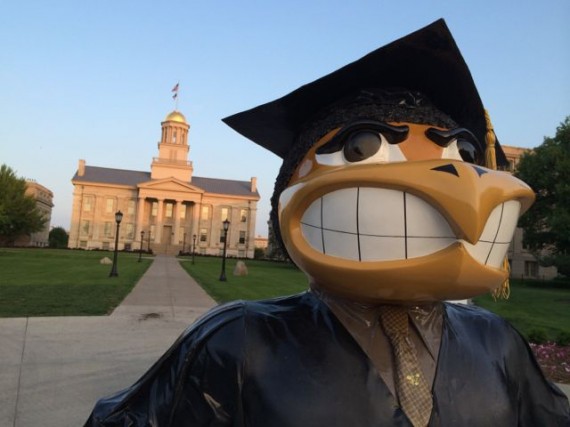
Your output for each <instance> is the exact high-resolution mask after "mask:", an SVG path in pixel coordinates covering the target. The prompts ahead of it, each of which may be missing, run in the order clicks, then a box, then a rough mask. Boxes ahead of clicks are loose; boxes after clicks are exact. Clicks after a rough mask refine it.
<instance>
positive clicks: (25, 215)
mask: <svg viewBox="0 0 570 427" xmlns="http://www.w3.org/2000/svg"><path fill="white" fill-rule="evenodd" d="M45 223H46V219H45V218H44V216H43V214H42V213H41V211H40V210H39V209H38V208H37V207H36V201H35V200H34V198H33V197H31V196H28V195H26V181H25V180H24V179H23V178H18V177H17V176H16V174H15V173H14V171H13V170H12V169H11V168H9V167H8V166H7V165H4V164H3V165H2V166H0V244H4V245H11V244H13V243H14V241H15V240H16V238H17V237H18V236H21V235H30V234H32V233H35V232H36V231H40V230H41V229H42V228H43V227H44V225H45Z"/></svg>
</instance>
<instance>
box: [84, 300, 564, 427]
mask: <svg viewBox="0 0 570 427" xmlns="http://www.w3.org/2000/svg"><path fill="white" fill-rule="evenodd" d="M433 395H434V406H433V412H432V416H431V420H430V424H429V425H430V426H485V427H486V426H533V427H534V426H569V425H570V410H569V408H568V399H567V398H566V397H565V396H564V394H563V393H562V392H561V391H560V390H558V388H556V387H555V386H553V385H551V384H550V383H548V382H547V381H546V380H545V378H544V376H543V374H542V372H541V370H540V368H539V366H538V365H537V363H536V361H535V359H534V357H533V355H532V353H531V350H530V348H529V347H528V346H527V345H526V343H525V341H524V340H523V339H522V337H521V336H520V335H519V334H518V333H517V332H516V331H515V330H514V329H513V328H512V327H511V326H510V325H509V324H508V323H507V322H505V321H504V320H502V319H501V318H499V317H498V316H495V315H493V314H491V313H489V312H487V311H485V310H482V309H479V308H476V307H468V306H463V305H455V304H445V311H444V319H443V336H442V341H441V348H440V351H439V359H438V367H437V371H436V377H435V381H434V385H433ZM85 425H86V426H147V425H152V426H193V427H197V426H248V427H257V426H263V427H266V426H275V427H281V426H283V427H285V426H287V427H301V426H302V427H312V426H319V427H321V426H326V427H331V426H342V427H347V426H350V427H360V426H362V427H364V426H366V427H368V426H410V425H411V424H410V422H409V420H408V419H407V418H406V416H405V414H404V413H403V412H402V410H401V409H400V408H399V406H398V404H397V401H396V400H395V399H394V397H393V396H392V395H391V393H390V391H389V390H388V388H387V387H386V385H385V384H384V382H383V381H382V379H381V378H380V376H379V375H378V373H377V372H376V370H375V368H374V366H373V365H372V363H371V362H370V360H369V359H368V358H367V357H366V356H365V354H364V353H363V351H362V350H361V348H360V347H359V346H358V344H357V343H356V342H355V341H354V340H353V338H352V336H351V335H350V334H349V333H348V331H347V330H346V329H345V328H344V327H343V326H342V324H341V323H340V322H339V321H338V320H337V319H336V318H335V316H334V315H333V314H332V312H331V311H330V310H329V309H328V307H327V306H326V305H325V304H324V303H323V302H322V301H320V300H319V299H318V298H316V297H315V296H314V295H313V294H312V293H310V292H307V293H303V294H300V295H295V296H291V297H286V298H280V299H276V300H269V301H261V302H235V303H231V304H227V305H223V306H220V307H218V308H215V309H213V310H211V311H210V312H209V313H208V314H206V315H205V316H204V317H203V318H202V319H201V320H199V321H198V322H197V323H195V324H194V325H193V326H191V327H190V328H188V329H187V330H186V331H185V332H184V333H183V334H182V336H181V337H180V338H179V339H178V340H177V341H176V342H175V343H174V345H173V346H172V347H171V348H170V349H169V350H168V352H167V353H166V354H165V355H164V356H163V357H162V358H161V359H160V360H159V361H158V362H157V363H156V364H155V365H154V366H153V367H152V368H151V369H150V370H149V371H148V372H147V373H146V374H145V375H144V376H143V377H142V378H141V379H140V380H139V381H138V382H137V383H135V384H134V385H133V386H132V387H130V388H128V389H126V390H124V391H122V392H120V393H117V394H116V395H114V396H111V397H108V398H104V399H101V400H100V401H99V402H98V403H97V405H96V406H95V408H94V410H93V412H92V414H91V416H90V418H89V420H88V421H87V423H86V424H85Z"/></svg>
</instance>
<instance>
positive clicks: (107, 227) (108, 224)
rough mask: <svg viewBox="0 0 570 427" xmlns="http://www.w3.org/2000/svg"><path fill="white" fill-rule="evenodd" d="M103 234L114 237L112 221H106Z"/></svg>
mask: <svg viewBox="0 0 570 427" xmlns="http://www.w3.org/2000/svg"><path fill="white" fill-rule="evenodd" d="M103 236H105V237H113V223H112V222H109V221H107V222H105V224H104V228H103Z"/></svg>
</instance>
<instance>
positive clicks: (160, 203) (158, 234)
mask: <svg viewBox="0 0 570 427" xmlns="http://www.w3.org/2000/svg"><path fill="white" fill-rule="evenodd" d="M163 207H164V200H163V199H159V200H158V212H157V213H156V225H155V227H154V243H160V241H161V237H162V227H163V226H164V225H163V223H162V217H163V215H162V210H163Z"/></svg>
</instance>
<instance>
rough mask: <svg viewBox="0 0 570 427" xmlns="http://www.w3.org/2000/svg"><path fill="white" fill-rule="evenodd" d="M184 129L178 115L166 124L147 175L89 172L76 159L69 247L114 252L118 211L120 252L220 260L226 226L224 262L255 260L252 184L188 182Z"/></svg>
mask: <svg viewBox="0 0 570 427" xmlns="http://www.w3.org/2000/svg"><path fill="white" fill-rule="evenodd" d="M189 129H190V125H189V124H188V123H187V122H186V119H185V117H184V115H183V114H182V113H180V112H179V111H173V112H172V113H170V114H169V115H168V116H167V117H166V119H165V120H164V121H163V122H162V135H161V140H160V142H159V144H158V157H155V158H153V160H152V164H151V170H150V172H142V171H132V170H124V169H111V168H105V167H97V166H88V165H87V164H86V162H85V161H84V160H79V165H78V169H77V172H76V173H75V176H74V177H73V179H72V183H73V186H74V192H73V211H72V217H71V228H70V232H69V247H70V248H83V249H114V242H115V232H116V228H117V227H116V223H115V212H117V211H119V210H120V211H121V212H122V213H123V219H122V221H121V224H120V228H119V245H118V247H119V250H123V249H124V250H139V249H140V248H141V241H142V248H143V249H144V250H148V249H150V250H152V251H153V252H154V253H167V254H177V253H178V252H179V251H183V252H191V251H192V250H195V252H196V253H199V254H209V255H219V254H221V252H222V250H223V246H224V230H223V221H224V220H226V219H227V220H229V221H230V226H229V230H228V233H227V236H228V243H227V255H228V256H236V257H248V258H253V253H254V236H255V234H254V233H255V221H256V213H257V201H258V200H259V193H258V191H257V179H256V178H251V179H250V180H249V181H234V180H225V179H218V178H203V177H198V176H193V165H192V162H191V161H189V160H188V152H189V149H190V146H189V145H188V131H189ZM143 233H144V235H143ZM141 237H142V238H141Z"/></svg>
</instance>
